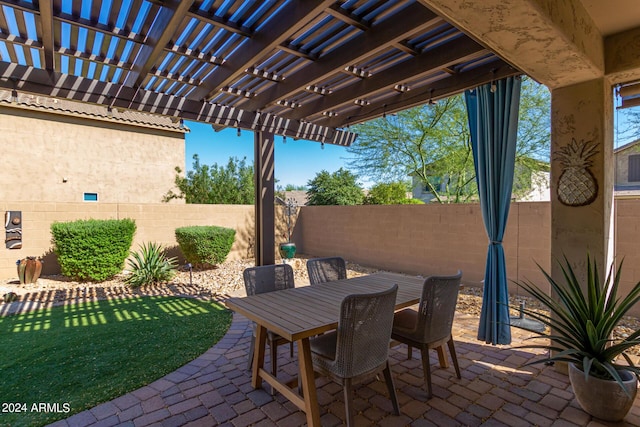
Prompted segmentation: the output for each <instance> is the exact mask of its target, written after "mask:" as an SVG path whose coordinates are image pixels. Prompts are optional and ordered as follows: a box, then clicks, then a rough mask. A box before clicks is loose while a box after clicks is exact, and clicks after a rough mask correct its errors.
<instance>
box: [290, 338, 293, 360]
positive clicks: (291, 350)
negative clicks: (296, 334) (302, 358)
mask: <svg viewBox="0 0 640 427" xmlns="http://www.w3.org/2000/svg"><path fill="white" fill-rule="evenodd" d="M289 357H290V358H292V359H293V341H291V342H290V343H289Z"/></svg>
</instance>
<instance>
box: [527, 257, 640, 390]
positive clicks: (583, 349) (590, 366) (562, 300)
mask: <svg viewBox="0 0 640 427" xmlns="http://www.w3.org/2000/svg"><path fill="white" fill-rule="evenodd" d="M558 264H559V265H560V267H561V269H562V273H563V276H564V280H563V281H560V282H558V281H556V280H554V279H553V278H552V277H551V276H550V275H549V274H547V273H546V272H545V271H544V269H543V268H542V267H540V266H539V265H538V267H539V268H540V270H541V271H542V273H543V274H544V276H545V277H546V279H547V281H548V282H549V284H550V285H551V291H552V292H551V295H549V294H547V293H546V292H544V291H543V290H541V289H540V288H539V287H538V286H536V285H535V284H533V283H532V282H531V281H525V282H521V283H519V285H520V286H522V287H523V288H524V289H525V290H526V291H528V292H529V293H530V294H531V295H532V296H533V297H534V298H535V299H537V300H538V301H540V302H541V303H542V304H544V305H546V306H547V307H548V309H549V314H548V315H547V314H541V313H536V312H534V311H531V310H526V309H525V313H526V314H527V315H528V316H530V317H532V318H534V319H537V320H539V321H540V322H542V323H544V324H545V325H547V326H548V327H549V328H550V330H551V333H550V334H548V335H547V334H541V335H538V336H536V337H535V338H547V339H548V340H549V344H545V345H534V344H531V345H524V346H522V347H520V348H542V349H546V350H550V351H549V353H548V356H547V357H546V358H544V359H541V360H536V361H534V362H532V363H534V364H535V363H543V362H552V361H563V362H568V363H573V364H575V365H576V367H578V368H579V369H581V370H582V371H583V372H584V374H585V377H588V376H589V375H592V376H594V377H598V378H602V379H609V380H615V381H617V382H618V384H620V386H621V387H622V379H621V377H620V374H619V371H630V372H632V373H634V374H635V375H636V376H637V375H638V374H640V369H639V368H638V367H636V366H635V365H634V363H633V361H632V360H631V358H630V357H629V356H628V355H627V354H626V351H627V350H628V349H629V348H631V347H633V346H635V345H639V344H640V339H639V338H640V330H639V331H635V332H634V333H632V334H631V335H629V336H628V337H626V338H625V339H623V340H613V339H612V337H613V331H614V329H615V327H616V325H617V324H618V323H619V322H620V320H622V318H623V317H624V316H625V314H626V313H627V312H628V311H629V310H630V309H631V308H632V307H633V306H634V305H635V304H636V303H638V301H640V282H638V283H636V284H635V286H633V288H632V289H631V291H630V292H629V293H628V294H627V295H626V296H625V297H624V298H619V297H618V287H619V284H620V272H621V270H622V262H621V263H620V265H619V266H618V268H617V270H616V271H614V266H613V265H612V266H611V268H610V269H609V274H608V275H607V277H606V279H605V280H604V282H602V281H601V280H600V276H599V274H598V266H597V265H596V261H595V259H592V258H591V257H590V256H589V255H587V278H586V283H584V289H586V294H585V292H584V291H583V286H581V283H580V280H579V279H578V278H577V277H576V274H575V272H574V270H573V268H572V267H571V264H570V263H569V260H568V259H567V258H566V257H564V263H562V262H561V261H560V260H558ZM619 356H622V357H623V358H624V359H625V360H626V362H627V364H619V363H617V360H616V359H617V358H618V357H619ZM623 389H624V388H623Z"/></svg>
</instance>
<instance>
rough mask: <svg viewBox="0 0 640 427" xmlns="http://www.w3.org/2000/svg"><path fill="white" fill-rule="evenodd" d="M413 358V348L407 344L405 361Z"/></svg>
mask: <svg viewBox="0 0 640 427" xmlns="http://www.w3.org/2000/svg"><path fill="white" fill-rule="evenodd" d="M412 357H413V347H411V344H407V360H410V359H411V358H412Z"/></svg>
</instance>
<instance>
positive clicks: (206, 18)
mask: <svg viewBox="0 0 640 427" xmlns="http://www.w3.org/2000/svg"><path fill="white" fill-rule="evenodd" d="M187 16H189V18H196V19H199V20H200V21H202V22H206V23H207V24H211V25H213V26H214V27H218V28H222V29H223V30H226V31H230V32H232V33H236V34H240V35H241V36H244V37H251V36H252V35H253V34H252V33H251V30H249V29H248V28H245V27H240V26H239V25H236V24H234V23H232V22H227V21H226V20H224V19H222V18H219V17H217V16H215V15H210V14H208V13H205V12H203V11H201V10H199V9H197V8H194V7H192V8H191V10H189V13H188V14H187Z"/></svg>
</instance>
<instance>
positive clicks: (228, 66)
mask: <svg viewBox="0 0 640 427" xmlns="http://www.w3.org/2000/svg"><path fill="white" fill-rule="evenodd" d="M333 2H334V0H305V1H292V2H288V3H287V4H286V5H285V6H284V7H283V8H282V9H281V10H280V11H279V12H278V15H277V16H273V17H271V18H270V20H269V21H270V22H273V24H272V25H267V26H265V27H266V28H265V30H264V31H263V32H260V33H255V34H254V35H253V38H252V39H251V41H250V42H248V41H245V42H244V44H243V45H242V47H241V48H240V49H238V51H237V52H236V53H235V54H234V56H233V57H232V58H228V61H227V62H226V63H225V64H224V66H223V67H221V69H220V70H218V71H217V72H216V73H214V74H213V75H212V76H211V77H210V78H209V79H208V80H205V81H204V83H203V84H202V85H201V86H200V87H199V88H198V89H197V90H196V91H194V93H193V94H192V96H193V97H195V98H196V99H211V98H212V97H213V96H215V95H217V94H218V92H219V91H220V89H221V88H223V87H225V86H230V85H231V84H232V83H233V82H234V81H235V80H236V79H237V78H238V77H240V76H241V75H242V74H244V70H246V69H247V68H249V67H251V66H254V65H256V64H255V63H256V62H257V61H258V59H259V58H260V57H262V56H264V55H267V54H269V53H270V52H271V50H273V49H274V48H276V47H278V45H280V44H281V43H283V42H285V41H286V40H287V39H288V38H289V37H290V36H291V35H292V34H295V33H296V32H297V31H298V30H300V29H301V28H303V27H304V26H305V25H306V22H307V18H308V17H310V16H315V15H318V14H319V13H322V12H323V11H324V10H325V9H326V8H327V7H328V6H329V5H330V4H332V3H333Z"/></svg>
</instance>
